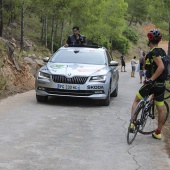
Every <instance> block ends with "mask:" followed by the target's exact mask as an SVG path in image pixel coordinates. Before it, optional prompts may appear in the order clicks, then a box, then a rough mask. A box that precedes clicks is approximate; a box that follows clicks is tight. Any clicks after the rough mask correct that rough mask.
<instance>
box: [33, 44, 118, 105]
mask: <svg viewBox="0 0 170 170" xmlns="http://www.w3.org/2000/svg"><path fill="white" fill-rule="evenodd" d="M43 60H44V62H47V63H46V65H44V66H43V67H41V68H40V70H39V71H38V73H37V76H36V83H35V84H36V85H35V90H36V99H37V101H38V102H46V101H47V99H48V96H67V97H79V98H90V99H95V100H98V101H99V103H100V104H101V105H105V106H108V105H109V103H110V96H111V97H112V96H113V97H116V96H117V95H118V80H119V71H118V68H117V66H118V62H116V61H113V59H112V57H111V55H110V53H109V52H108V51H107V49H106V48H104V47H99V46H94V45H93V46H89V45H83V46H78V45H77V46H74V45H72V46H71V47H61V48H60V49H59V50H58V51H57V52H56V53H54V55H53V56H52V57H51V58H48V57H46V58H44V59H43Z"/></svg>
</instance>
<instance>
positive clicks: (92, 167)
mask: <svg viewBox="0 0 170 170" xmlns="http://www.w3.org/2000/svg"><path fill="white" fill-rule="evenodd" d="M130 70H131V69H130V65H128V67H127V72H120V82H119V95H118V97H117V98H112V99H111V104H110V106H109V107H100V106H97V105H95V104H94V103H93V102H91V101H89V100H80V99H71V98H67V99H65V98H51V99H50V100H49V102H48V103H46V104H40V103H37V102H36V99H35V91H29V92H26V93H23V94H17V95H15V96H12V97H8V98H7V99H4V100H1V101H0V129H1V130H0V170H169V169H170V159H169V158H168V155H167V154H166V150H165V143H164V142H163V140H161V141H157V140H154V139H153V138H152V137H151V136H143V135H140V134H139V135H137V137H136V139H135V141H134V143H133V144H132V145H128V144H127V142H126V133H127V126H128V123H129V118H130V108H131V104H132V102H133V99H134V96H135V94H136V91H137V90H138V88H139V87H140V84H139V77H138V75H136V78H131V77H130Z"/></svg>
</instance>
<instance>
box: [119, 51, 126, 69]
mask: <svg viewBox="0 0 170 170" xmlns="http://www.w3.org/2000/svg"><path fill="white" fill-rule="evenodd" d="M120 60H121V72H123V70H122V69H123V67H124V72H126V70H125V66H126V65H125V54H124V53H122V56H121V57H120Z"/></svg>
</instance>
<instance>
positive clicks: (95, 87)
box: [35, 80, 109, 99]
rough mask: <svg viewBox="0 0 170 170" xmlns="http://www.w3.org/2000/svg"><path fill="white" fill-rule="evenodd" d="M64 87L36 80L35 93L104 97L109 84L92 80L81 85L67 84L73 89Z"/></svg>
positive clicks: (92, 97) (41, 94)
mask: <svg viewBox="0 0 170 170" xmlns="http://www.w3.org/2000/svg"><path fill="white" fill-rule="evenodd" d="M62 87H63V88H65V85H64V84H58V83H53V82H52V83H51V82H50V81H49V82H48V81H46V82H45V81H42V80H37V81H36V89H35V90H36V94H37V95H40V96H67V97H80V98H91V99H105V98H106V97H107V95H106V94H108V88H109V84H108V83H107V82H106V83H100V82H99V83H96V82H92V83H90V84H83V85H68V87H72V88H74V87H75V89H76V88H77V90H75V89H74V90H73V89H69V88H68V89H62Z"/></svg>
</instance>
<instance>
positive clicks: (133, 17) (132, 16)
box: [129, 15, 134, 27]
mask: <svg viewBox="0 0 170 170" xmlns="http://www.w3.org/2000/svg"><path fill="white" fill-rule="evenodd" d="M133 18H134V16H133V15H132V18H131V20H130V23H129V27H130V26H131V24H132V21H133Z"/></svg>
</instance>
